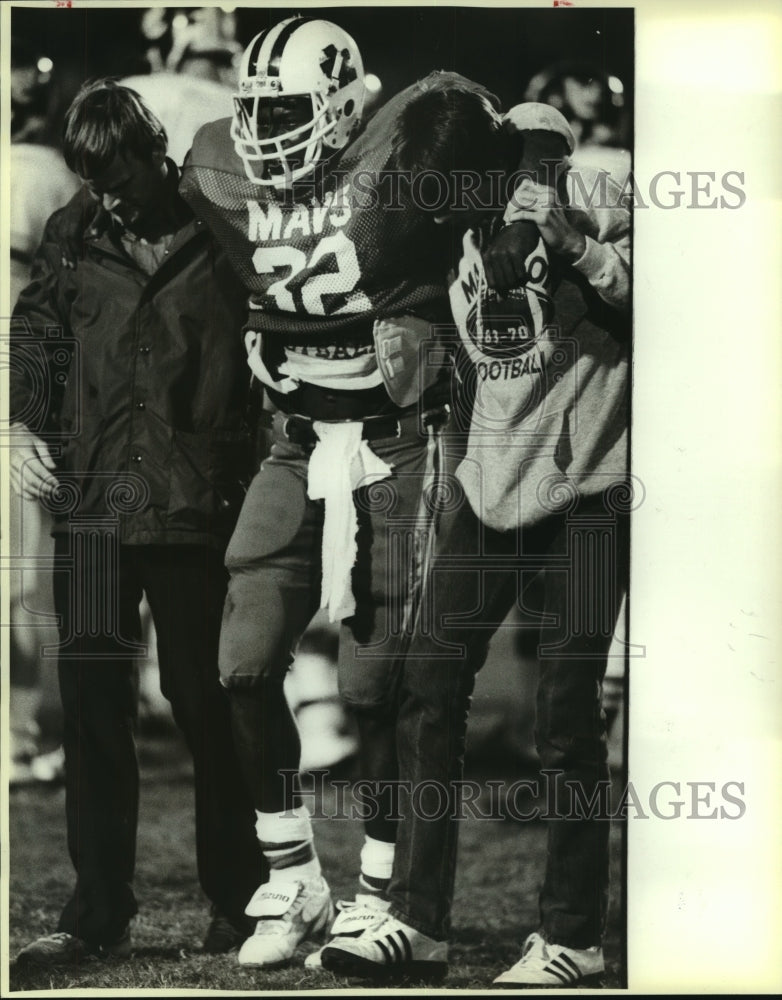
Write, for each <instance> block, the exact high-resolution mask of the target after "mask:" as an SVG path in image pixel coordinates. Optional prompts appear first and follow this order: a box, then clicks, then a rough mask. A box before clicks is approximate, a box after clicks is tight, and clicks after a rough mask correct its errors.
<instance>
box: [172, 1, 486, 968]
mask: <svg viewBox="0 0 782 1000" xmlns="http://www.w3.org/2000/svg"><path fill="white" fill-rule="evenodd" d="M447 77H448V79H449V81H450V82H451V83H452V85H453V86H455V87H461V88H466V89H468V90H470V91H471V92H474V93H475V94H476V99H478V100H480V101H484V102H486V103H487V105H488V102H489V95H487V94H485V92H484V91H483V90H482V88H479V87H478V86H477V85H474V84H472V83H470V82H469V81H466V80H464V79H463V78H461V77H458V76H456V75H452V74H447ZM364 93H365V88H364V81H363V67H362V60H361V55H360V53H359V50H358V48H357V46H356V44H355V42H354V41H353V39H352V38H351V37H350V36H349V35H348V34H347V33H346V32H344V31H343V30H342V29H340V28H339V27H337V26H336V25H334V24H332V23H330V22H328V21H324V20H320V19H317V18H316V19H310V18H290V19H288V20H285V21H283V22H282V23H280V24H278V25H276V26H275V27H273V28H271V29H270V30H268V31H265V32H263V33H261V34H259V35H258V36H257V37H256V38H255V39H253V41H252V42H251V43H250V45H249V46H248V47H247V49H246V51H245V53H244V57H243V61H242V66H241V71H240V84H239V90H238V93H237V94H236V96H235V98H234V109H233V115H232V117H231V118H227V119H224V120H221V121H217V122H213V123H211V124H210V125H207V126H205V127H204V128H203V129H202V130H201V131H200V132H199V133H198V134H197V136H196V138H195V140H194V143H193V148H192V151H191V155H190V157H189V160H188V162H187V163H186V165H185V168H184V173H183V180H182V187H181V191H182V194H183V196H184V198H185V199H186V200H187V201H188V202H189V203H190V205H191V206H192V207H193V209H194V210H195V212H196V214H197V215H198V216H200V217H201V218H202V219H203V220H204V221H205V222H206V223H207V224H208V226H209V227H210V228H211V229H212V231H213V232H214V234H215V236H216V237H217V239H218V241H219V242H220V244H221V245H222V246H223V248H224V249H225V251H226V252H227V254H228V255H229V257H230V259H231V261H232V263H233V265H234V268H235V269H236V271H237V272H238V274H239V275H240V276H241V278H242V279H243V281H244V283H245V285H246V287H247V289H248V291H249V293H250V310H249V322H248V326H247V330H246V337H245V342H246V346H247V348H248V363H249V365H250V368H251V370H252V372H253V374H254V375H255V377H256V378H257V379H258V380H259V381H260V382H261V383H262V384H263V386H264V389H265V392H266V395H267V397H268V400H269V401H270V403H271V404H272V406H273V412H272V413H271V416H270V420H269V423H270V425H271V430H272V434H273V439H274V444H273V447H272V451H271V456H270V458H269V459H268V460H267V461H266V462H264V464H263V465H262V467H261V469H260V471H259V472H258V474H257V475H256V477H255V479H254V480H253V482H252V483H251V485H250V488H249V491H248V494H247V497H246V500H245V503H244V507H243V510H242V512H241V515H240V519H239V523H238V525H237V529H236V531H235V533H234V536H233V538H232V541H231V543H230V546H229V550H228V553H227V557H226V564H227V566H228V569H229V571H230V575H231V580H230V586H229V594H228V598H227V601H226V605H225V612H224V617H223V632H222V639H221V651H220V668H221V674H222V678H223V683H224V685H225V687H226V688H227V690H228V692H229V695H230V699H231V704H232V711H233V722H234V732H235V737H236V741H237V746H238V750H239V755H240V758H241V762H242V766H243V769H244V773H245V777H246V779H247V782H248V783H249V786H250V788H251V791H252V794H253V797H254V801H255V808H256V811H257V826H256V830H257V834H258V839H259V840H260V842H261V846H262V848H263V852H264V854H265V857H266V859H267V861H268V865H269V870H270V874H269V879H268V881H267V882H265V883H264V884H263V885H261V886H260V888H259V890H258V891H257V892H256V894H255V895H254V897H253V899H252V900H251V901H250V903H249V905H248V907H247V913H248V914H249V915H250V916H252V917H255V918H257V926H256V931H255V934H254V935H253V936H252V937H251V938H249V939H248V940H247V941H246V942H245V944H244V945H243V947H242V949H241V951H240V953H239V961H240V963H242V964H245V965H251V966H268V965H272V964H278V963H280V962H283V961H286V960H287V959H289V958H290V957H291V956H292V954H293V952H294V949H295V948H296V946H297V945H298V944H299V942H300V941H302V940H304V939H305V938H309V937H312V936H313V935H314V934H315V933H317V932H319V931H321V930H324V929H326V928H327V927H328V926H329V924H330V921H331V919H332V904H331V899H330V892H329V888H328V885H327V884H326V882H325V881H324V879H323V877H322V875H321V869H320V864H319V861H318V858H317V856H316V854H315V851H314V848H313V839H312V829H311V825H310V818H309V815H308V813H307V811H306V809H305V808H303V807H302V806H297V805H296V801H297V798H296V786H295V784H294V783H293V782H292V781H291V780H289V779H290V776H291V775H292V774H293V773H294V772H295V771H296V770H297V767H298V763H299V740H298V735H297V732H296V727H295V725H294V722H293V720H292V719H291V717H290V714H289V712H288V710H287V707H286V703H285V699H284V695H283V679H284V676H285V673H286V671H287V669H288V667H289V664H290V662H291V659H292V651H293V650H294V648H295V646H296V644H297V642H298V640H299V638H300V637H301V635H302V633H303V632H304V630H305V628H306V627H307V626H308V624H309V622H310V620H311V619H312V617H313V615H314V614H315V612H316V611H317V609H318V607H319V606H320V607H325V608H327V609H328V612H329V616H330V618H331V620H332V621H340V622H341V623H342V625H341V629H342V650H341V662H340V667H339V674H340V676H339V679H340V689H341V693H342V695H343V697H344V698H345V700H346V701H347V702H348V703H349V704H351V705H352V706H353V707H354V708H355V709H356V713H357V718H358V722H359V731H360V736H361V744H362V750H361V758H362V767H363V774H364V777H365V779H370V780H375V779H379V780H385V779H388V780H392V779H393V778H394V777H395V776H396V773H397V772H396V754H395V745H394V744H395V734H394V723H393V713H392V712H391V711H390V709H389V706H390V705H391V703H392V700H393V695H394V672H393V664H394V658H395V655H396V652H397V649H398V640H399V637H400V636H401V635H402V634H403V633H404V631H405V627H406V624H407V622H408V621H409V620H410V615H411V613H412V606H413V603H414V598H415V594H416V592H417V586H418V581H419V580H420V578H421V575H422V568H423V563H424V561H425V557H426V553H427V552H428V549H429V546H428V542H427V540H428V538H429V537H430V529H431V522H432V514H431V508H432V504H431V503H430V502H428V501H429V499H430V492H429V488H430V487H431V486H432V485H433V484H436V482H437V475H438V470H439V468H440V466H441V462H442V441H441V437H442V435H441V430H442V427H443V426H444V424H445V422H446V420H447V416H448V407H447V405H446V404H445V402H444V400H445V399H446V398H447V395H448V393H449V391H450V389H449V384H448V380H447V379H446V378H444V377H443V376H444V369H443V366H442V364H441V363H440V361H439V360H438V359H437V358H435V360H434V362H432V363H429V362H428V354H427V352H425V351H424V347H425V342H427V341H428V342H429V343H430V344H431V343H433V341H432V330H433V329H434V328H435V327H436V325H437V324H438V323H445V324H448V322H449V321H450V310H449V306H448V296H447V289H446V285H445V280H444V278H445V273H446V270H447V268H446V260H447V256H446V254H447V248H448V241H449V239H450V237H449V234H448V233H447V232H446V231H445V230H444V228H443V227H438V226H436V225H434V224H433V222H432V219H431V218H430V217H427V215H425V214H424V213H422V212H420V211H419V209H418V208H417V206H416V204H415V202H414V199H413V197H412V194H411V191H410V190H409V189H408V188H405V187H404V186H401V185H399V184H398V183H397V175H396V174H395V173H394V170H393V166H394V153H393V149H392V136H393V133H394V128H395V123H396V120H397V116H398V115H399V113H400V111H401V110H402V109H403V108H404V107H405V106H406V104H407V103H408V102H409V101H410V100H411V98H412V97H413V96H414V95H415V94H416V93H417V89H416V86H413V87H410V88H408V89H407V90H405V91H403V92H402V93H400V94H398V95H397V96H395V97H394V98H392V99H391V100H390V101H389V102H388V103H387V104H386V105H385V106H384V107H382V108H381V109H380V110H379V111H378V112H377V114H376V115H375V116H374V117H373V118H372V120H371V121H370V122H369V123H368V124H367V125H366V127H364V128H363V129H362V109H363V101H364ZM394 812H395V810H394V808H393V802H392V801H391V799H390V790H389V797H388V798H386V799H384V798H383V796H382V795H380V796H379V797H378V798H377V799H375V800H372V801H371V802H370V803H369V804H368V814H369V815H368V818H367V819H366V823H365V828H366V837H365V842H364V846H363V849H362V851H361V879H360V885H361V888H362V892H361V893H360V894H359V895H358V896H357V898H356V901H355V903H350V904H346V905H343V910H342V913H341V914H340V916H339V918H338V920H337V922H336V923H335V925H334V927H333V928H332V933H333V934H335V935H337V936H339V935H341V934H343V933H345V934H351V933H356V932H357V931H360V930H361V929H364V928H367V927H372V926H374V925H375V924H376V923H377V922H379V921H382V920H383V919H384V917H385V911H386V910H387V908H388V901H387V899H386V898H385V895H384V890H385V888H386V886H387V884H388V880H389V878H390V875H391V868H392V864H393V858H394V838H395V822H394V819H393V817H394ZM308 964H316V965H317V964H318V955H317V953H316V954H315V956H314V957H311V960H310V962H309V963H308Z"/></svg>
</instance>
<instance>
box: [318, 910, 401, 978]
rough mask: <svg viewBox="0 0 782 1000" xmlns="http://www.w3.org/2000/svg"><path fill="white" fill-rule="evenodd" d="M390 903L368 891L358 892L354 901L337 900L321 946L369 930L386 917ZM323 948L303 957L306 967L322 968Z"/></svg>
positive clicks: (356, 935)
mask: <svg viewBox="0 0 782 1000" xmlns="http://www.w3.org/2000/svg"><path fill="white" fill-rule="evenodd" d="M390 905H391V901H390V900H388V899H381V898H380V896H373V895H371V894H370V893H358V894H357V895H356V899H355V902H353V903H350V902H347V901H346V900H343V899H341V900H339V902H338V903H337V909H338V910H339V914H338V915H337V919H336V920H335V921H334V923H333V925H332V928H331V931H330V935H329V940H328V943H327V944H326V945H324V946H323V947H324V948H325V947H328V945H330V944H332V943H333V942H334V941H336V940H337V939H338V938H354V937H358V936H359V934H362V933H363V932H364V931H367V930H371V929H372V928H373V927H376V926H377V925H378V924H380V923H382V922H383V921H384V920H385V918H386V911H387V910H388V908H389V906H390ZM322 952H323V948H318V950H317V951H313V952H312V954H311V955H307V957H306V958H305V959H304V966H305V968H307V969H322V968H323V965H322V963H321V960H320V957H321V954H322Z"/></svg>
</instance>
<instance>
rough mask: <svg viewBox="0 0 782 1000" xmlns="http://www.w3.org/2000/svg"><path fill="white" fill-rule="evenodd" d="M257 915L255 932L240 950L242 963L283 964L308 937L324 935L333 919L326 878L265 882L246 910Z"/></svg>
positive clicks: (253, 964)
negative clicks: (305, 880) (304, 880)
mask: <svg viewBox="0 0 782 1000" xmlns="http://www.w3.org/2000/svg"><path fill="white" fill-rule="evenodd" d="M244 912H245V913H246V914H247V915H248V916H249V917H257V918H258V923H257V924H256V926H255V933H254V934H253V935H252V937H249V938H247V940H246V941H245V942H244V944H243V945H242V947H241V948H240V949H239V964H240V965H250V966H262V965H280V964H281V963H282V962H287V961H288V959H290V958H291V957H292V955H293V953H294V951H295V950H296V946H297V945H298V944H299V943H300V942H302V941H304V940H306V939H307V938H311V937H315V936H316V935H318V934H325V932H326V931H327V930H328V927H329V925H330V924H331V921H332V920H333V919H334V906H333V904H332V902H331V892H330V890H329V887H328V885H327V884H326V880H325V879H323V878H321V877H320V876H318V877H317V878H314V879H310V880H309V881H307V882H265V883H264V884H263V885H262V886H261V887H260V888H259V889H258V890H257V892H256V893H255V895H254V896H253V898H252V899H251V900H250V902H249V903H248V904H247V907H246V908H245V911H244Z"/></svg>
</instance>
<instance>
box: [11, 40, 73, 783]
mask: <svg viewBox="0 0 782 1000" xmlns="http://www.w3.org/2000/svg"><path fill="white" fill-rule="evenodd" d="M50 62H51V61H50V60H46V59H45V57H42V55H41V54H40V53H39V52H38V50H37V49H36V48H35V47H34V46H33V45H31V44H29V43H28V42H27V41H26V40H25V39H24V38H19V37H17V36H12V39H11V75H10V84H11V149H10V158H9V172H10V178H11V200H10V203H9V211H10V229H11V232H10V282H11V284H10V291H11V303H12V304H13V303H15V302H16V300H17V298H18V297H19V294H20V292H21V291H22V289H23V288H24V287H25V286H26V285H27V284H28V282H29V280H30V267H31V264H32V261H33V256H34V254H35V251H36V249H37V248H38V245H39V244H40V242H41V238H42V237H43V232H44V227H45V225H46V221H47V219H48V218H49V216H50V215H51V214H52V213H53V212H55V211H56V210H57V209H58V208H61V207H62V206H63V205H65V204H66V202H68V201H69V200H70V199H71V198H72V197H73V195H74V194H75V193H76V191H77V190H78V189H79V186H80V183H79V179H78V178H77V177H76V175H75V174H73V173H72V172H71V171H70V170H69V169H68V168H67V166H66V165H65V161H64V160H63V158H62V154H61V153H60V152H59V151H58V150H56V149H54V148H52V147H51V146H48V145H44V144H43V142H44V141H45V139H46V136H47V133H48V130H47V127H46V122H47V117H46V112H47V101H48V81H49V70H50ZM41 66H43V70H42V69H41V68H40V67H41ZM9 521H10V537H9V546H8V549H9V554H10V556H11V558H12V560H13V566H14V572H12V574H11V577H10V583H11V590H10V616H11V625H12V628H11V658H10V667H11V689H10V740H11V747H10V750H11V769H10V782H11V784H12V785H15V784H19V783H22V782H27V781H36V780H44V781H49V780H54V779H56V778H58V777H61V774H62V754H61V752H60V751H57V750H52V751H51V753H42V752H41V751H42V749H43V748H44V747H45V744H46V743H47V742H48V737H50V736H54V737H55V739H57V738H59V735H60V734H59V733H57V734H54V733H50V732H47V733H45V734H43V733H42V732H41V729H40V726H39V709H40V706H41V701H42V698H43V690H42V682H45V678H44V677H43V675H42V673H41V669H40V661H39V657H40V648H41V645H42V644H43V643H44V642H45V639H46V638H48V637H49V636H48V634H45V631H46V625H47V624H48V625H49V629H48V632H51V630H52V626H51V622H52V619H51V615H52V614H53V608H52V597H51V574H50V572H49V571H48V566H47V567H46V568H44V567H45V566H46V564H47V563H50V560H51V550H52V546H51V538H50V536H49V527H50V518H49V515H48V513H47V512H46V511H44V510H43V509H42V508H41V507H40V506H39V505H38V504H22V502H21V500H20V499H19V497H17V496H16V494H14V493H12V494H11V495H10V497H9ZM47 616H49V617H48V618H47ZM53 697H56V696H54V695H53Z"/></svg>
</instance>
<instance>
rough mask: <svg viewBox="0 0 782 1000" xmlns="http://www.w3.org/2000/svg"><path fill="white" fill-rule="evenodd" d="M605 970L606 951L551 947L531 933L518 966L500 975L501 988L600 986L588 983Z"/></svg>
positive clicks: (556, 945) (498, 977)
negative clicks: (604, 956) (604, 952)
mask: <svg viewBox="0 0 782 1000" xmlns="http://www.w3.org/2000/svg"><path fill="white" fill-rule="evenodd" d="M604 971H605V962H604V961H603V949H602V948H599V947H594V948H581V949H579V948H565V947H564V945H561V944H549V943H548V942H547V941H545V940H544V939H543V938H542V937H541V936H540V934H530V936H529V937H528V938H527V940H526V941H525V942H524V947H523V949H522V953H521V958H520V959H519V961H518V962H516V964H515V965H514V966H513V967H512V968H510V969H508V971H507V972H503V973H502V974H501V975H499V976H497V978H496V979H495V980H494V982H495V983H496V984H497V985H498V986H507V987H514V986H554V987H558V988H560V989H563V988H564V987H566V986H575V985H577V984H578V985H581V986H587V985H598V984H597V983H594V984H593V983H591V982H590V983H588V982H587V980H592V979H593V978H594V977H599V976H600V974H601V973H602V972H604Z"/></svg>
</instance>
